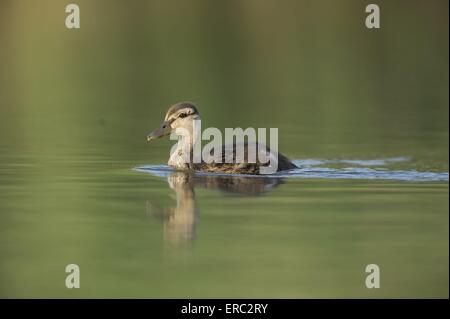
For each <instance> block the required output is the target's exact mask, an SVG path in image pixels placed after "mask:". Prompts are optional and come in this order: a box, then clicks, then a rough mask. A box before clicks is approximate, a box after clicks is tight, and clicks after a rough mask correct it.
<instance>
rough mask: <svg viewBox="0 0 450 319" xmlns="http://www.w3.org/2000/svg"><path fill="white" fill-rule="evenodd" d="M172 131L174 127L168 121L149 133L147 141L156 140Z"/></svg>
mask: <svg viewBox="0 0 450 319" xmlns="http://www.w3.org/2000/svg"><path fill="white" fill-rule="evenodd" d="M171 131H172V128H171V127H170V125H169V124H168V123H167V122H164V123H162V124H161V126H160V127H158V128H157V129H156V130H154V131H153V132H151V133H150V134H148V135H147V141H151V140H156V139H158V138H160V137H163V136H166V135H169V134H170V132H171Z"/></svg>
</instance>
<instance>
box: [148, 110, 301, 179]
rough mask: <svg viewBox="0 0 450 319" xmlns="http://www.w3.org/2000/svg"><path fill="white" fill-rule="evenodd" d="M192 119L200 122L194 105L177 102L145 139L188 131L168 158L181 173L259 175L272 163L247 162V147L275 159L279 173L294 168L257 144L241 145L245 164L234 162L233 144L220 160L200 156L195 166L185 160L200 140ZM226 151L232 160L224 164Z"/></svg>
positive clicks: (279, 154) (149, 139)
mask: <svg viewBox="0 0 450 319" xmlns="http://www.w3.org/2000/svg"><path fill="white" fill-rule="evenodd" d="M194 120H200V114H199V112H198V110H197V108H196V107H195V105H194V104H193V103H190V102H180V103H177V104H174V105H172V106H171V107H170V108H169V110H168V111H167V113H166V116H165V118H164V122H163V123H162V124H161V126H160V127H159V128H157V129H156V130H154V131H153V132H151V133H150V134H149V135H148V136H147V140H148V141H151V140H154V139H157V138H160V137H163V136H166V135H169V134H171V133H172V132H175V133H177V131H179V129H181V130H182V131H183V132H188V133H187V134H188V135H189V136H188V138H181V136H180V138H179V141H178V143H177V145H176V149H175V150H174V151H173V152H172V153H171V155H170V158H169V162H168V165H169V166H172V167H174V168H176V169H180V170H193V171H201V172H215V173H232V174H252V175H259V174H261V172H262V171H264V170H261V168H263V167H266V168H267V167H268V165H270V163H271V162H270V163H269V162H268V161H265V162H264V163H261V162H260V156H256V161H252V162H249V161H248V152H249V148H250V147H252V149H255V150H257V151H256V152H257V155H258V152H261V153H264V155H265V156H266V157H265V158H267V156H272V157H273V159H275V161H276V160H277V165H276V166H275V168H276V169H275V170H274V171H277V172H278V171H284V170H290V169H294V168H297V166H295V165H294V164H293V163H292V162H291V161H290V160H289V159H288V158H287V157H285V156H284V155H282V154H281V153H278V152H275V151H272V150H270V148H269V147H268V146H265V145H261V147H258V142H245V143H244V145H243V149H244V161H235V160H236V149H237V145H236V143H235V142H233V144H232V145H224V146H222V152H221V154H220V158H218V157H217V155H214V154H213V153H211V154H209V156H211V158H213V159H214V160H212V159H211V158H207V159H205V158H204V156H203V158H202V160H201V162H200V163H195V162H193V161H190V160H188V161H186V155H188V156H189V157H188V158H189V159H192V158H193V157H192V156H193V155H192V154H193V149H194V144H195V143H196V141H198V139H199V136H195V135H196V134H197V133H195V130H194ZM240 146H242V145H240ZM227 150H228V151H229V152H230V151H231V153H232V154H233V160H234V161H233V162H231V163H227V161H226V159H225V155H226V154H227ZM261 158H264V157H261ZM218 159H219V160H218ZM228 162H229V161H228Z"/></svg>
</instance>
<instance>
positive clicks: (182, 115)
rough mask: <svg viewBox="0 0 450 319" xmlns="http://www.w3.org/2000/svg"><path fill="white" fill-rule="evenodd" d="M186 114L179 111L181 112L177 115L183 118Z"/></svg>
mask: <svg viewBox="0 0 450 319" xmlns="http://www.w3.org/2000/svg"><path fill="white" fill-rule="evenodd" d="M186 116H187V114H186V113H181V114H180V115H179V117H180V118H182V119H183V118H185V117H186Z"/></svg>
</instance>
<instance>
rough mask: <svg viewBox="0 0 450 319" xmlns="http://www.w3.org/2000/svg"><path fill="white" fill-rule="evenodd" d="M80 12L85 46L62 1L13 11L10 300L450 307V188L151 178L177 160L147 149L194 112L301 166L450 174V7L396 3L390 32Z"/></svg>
mask: <svg viewBox="0 0 450 319" xmlns="http://www.w3.org/2000/svg"><path fill="white" fill-rule="evenodd" d="M76 3H78V4H79V5H80V8H81V29H79V30H67V29H66V28H65V26H64V20H65V16H66V14H65V12H64V5H65V4H62V3H61V2H60V1H56V0H55V1H50V0H44V1H39V2H36V1H31V0H27V1H1V2H0V112H1V113H0V114H1V116H0V297H8V298H10V297H33V298H35V297H63V298H71V297H89V298H94V297H146V298H147V297H153V298H161V297H190V298H193V297H289V298H292V297H294V298H297V297H299V298H301V297H338V298H341V297H359V298H366V297H368V298H381V297H389V298H391V297H407V298H410V297H440V298H444V297H445V298H448V295H449V293H448V291H449V290H448V287H449V278H448V270H449V264H448V260H449V255H448V251H449V245H448V244H449V229H448V225H449V220H448V216H449V189H448V182H414V181H409V182H405V181H395V180H393V181H384V180H351V179H342V180H336V179H295V178H294V179H286V180H284V181H283V183H281V184H279V185H276V186H274V187H269V189H268V190H267V191H266V192H264V193H263V194H248V193H247V194H243V193H242V192H241V193H238V194H236V193H229V192H228V193H227V192H223V191H220V190H218V189H217V187H206V186H205V185H201V183H200V185H198V184H195V183H194V184H192V183H190V182H187V183H186V182H183V178H184V177H183V176H182V177H180V179H181V182H180V181H179V180H178V181H177V180H176V179H172V180H171V179H170V178H169V180H168V179H167V178H163V177H157V176H152V175H150V174H145V173H142V172H137V171H134V170H133V168H135V167H137V166H140V165H147V164H165V163H166V162H167V159H168V155H169V149H170V146H171V144H172V142H171V141H168V140H161V141H155V142H154V143H152V144H148V143H147V142H146V140H145V137H146V134H147V133H148V132H149V131H150V130H152V129H154V128H155V127H157V126H158V125H159V124H160V122H161V121H162V119H163V117H164V112H165V111H166V109H167V107H168V106H169V105H170V104H173V103H175V102H178V101H180V100H192V101H195V102H196V103H197V105H198V107H199V110H200V113H201V115H202V119H203V122H202V125H203V127H209V126H215V127H218V128H220V129H224V128H225V127H237V126H240V127H244V128H245V127H250V126H251V127H277V128H279V138H280V140H279V144H280V146H279V148H280V150H281V151H282V152H283V153H284V154H286V155H287V156H289V157H290V158H292V159H311V158H320V159H378V158H381V159H383V158H392V157H406V158H410V160H409V161H406V162H401V163H395V164H392V165H390V166H389V167H387V168H385V169H398V170H417V171H423V172H448V161H449V158H448V143H449V134H448V133H449V123H448V115H449V114H448V111H449V108H448V103H449V99H448V84H449V83H448V2H447V1H427V2H424V1H395V2H389V3H387V2H386V3H384V2H383V3H382V5H381V10H382V22H381V25H382V28H381V29H380V30H367V29H366V28H365V27H364V17H365V13H364V5H365V4H364V5H363V4H361V1H356V0H355V1H342V2H339V3H338V2H337V1H331V0H329V1H322V0H321V1H276V2H275V1H264V2H261V1H256V0H249V1H226V2H221V3H218V2H212V1H207V0H194V1H174V0H170V1H164V2H162V1H158V2H156V1H137V2H135V3H134V4H131V3H127V4H126V5H125V4H124V3H123V2H122V1H86V0H79V1H77V2H76ZM169 182H170V183H171V184H169ZM244 186H246V185H244ZM252 187H253V188H255V189H258V187H257V186H255V185H253V186H251V185H250V186H248V187H244V188H245V189H251V188H252ZM256 193H258V192H256ZM177 199H178V202H177ZM177 204H178V206H177ZM71 263H75V264H78V265H79V266H80V269H81V288H80V289H67V288H66V287H65V279H66V276H67V273H65V271H64V270H65V267H66V265H68V264H71ZM372 263H375V264H377V265H379V266H380V270H381V288H379V289H367V288H366V286H365V278H366V275H367V274H366V273H365V271H364V270H365V266H366V265H368V264H372Z"/></svg>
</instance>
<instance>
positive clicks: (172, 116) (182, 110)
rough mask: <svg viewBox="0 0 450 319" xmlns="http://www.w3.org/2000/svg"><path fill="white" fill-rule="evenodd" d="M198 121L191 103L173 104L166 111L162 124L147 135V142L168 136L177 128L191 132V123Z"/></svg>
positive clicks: (195, 109)
mask: <svg viewBox="0 0 450 319" xmlns="http://www.w3.org/2000/svg"><path fill="white" fill-rule="evenodd" d="M198 119H200V115H199V113H198V111H197V108H196V107H195V105H194V104H193V103H191V102H180V103H177V104H174V105H172V106H171V107H170V108H169V110H168V111H167V113H166V116H165V118H164V122H163V123H162V124H161V125H160V126H159V127H158V128H157V129H156V130H154V131H153V132H151V133H150V134H149V135H147V140H148V141H151V140H155V139H157V138H160V137H163V136H166V135H169V134H170V133H172V132H173V131H175V130H176V129H177V128H180V129H185V130H188V131H192V123H193V121H194V120H198Z"/></svg>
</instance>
